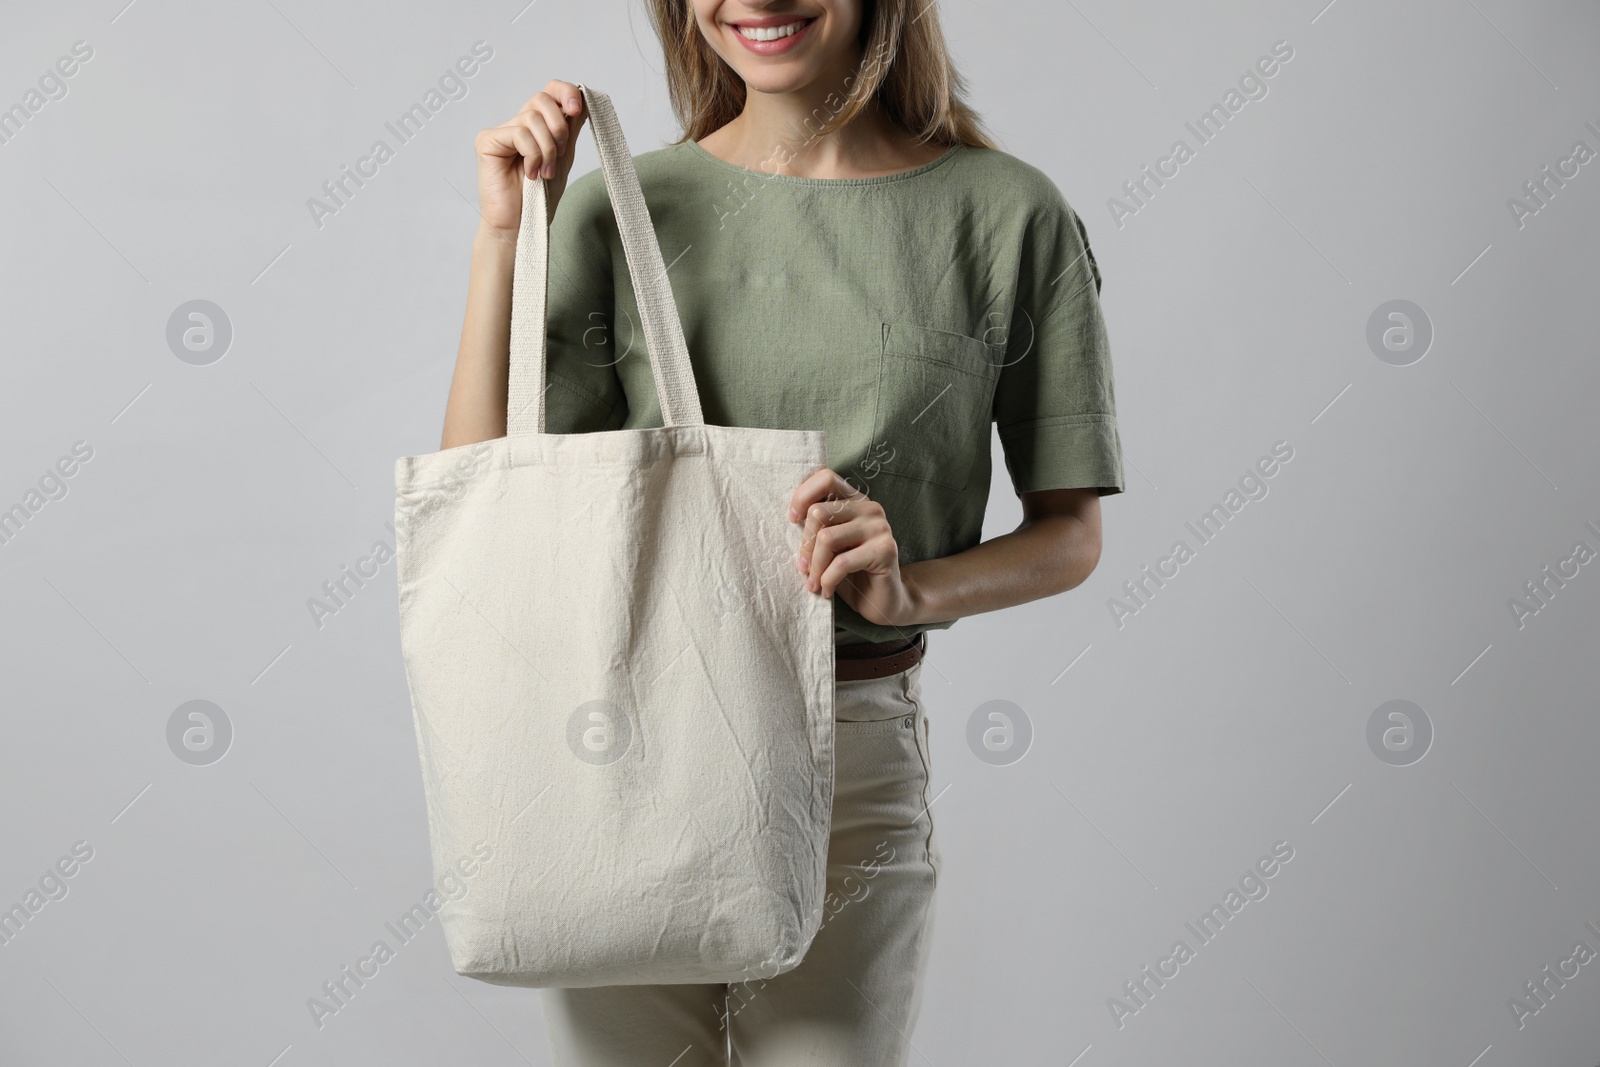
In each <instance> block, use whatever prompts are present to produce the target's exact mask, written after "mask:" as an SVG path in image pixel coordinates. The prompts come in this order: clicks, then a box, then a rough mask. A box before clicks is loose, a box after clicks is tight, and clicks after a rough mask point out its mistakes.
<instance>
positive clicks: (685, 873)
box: [395, 87, 834, 987]
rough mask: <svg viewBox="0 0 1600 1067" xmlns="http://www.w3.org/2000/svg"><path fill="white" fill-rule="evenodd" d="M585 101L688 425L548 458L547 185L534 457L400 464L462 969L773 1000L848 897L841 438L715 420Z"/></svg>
mask: <svg viewBox="0 0 1600 1067" xmlns="http://www.w3.org/2000/svg"><path fill="white" fill-rule="evenodd" d="M580 88H582V92H583V96H584V100H585V101H586V102H587V104H588V108H589V114H590V122H589V127H590V129H592V130H593V131H594V136H595V141H596V143H597V144H598V146H599V152H600V162H601V169H602V171H603V174H604V178H605V184H606V189H607V190H608V192H609V194H610V198H611V203H612V207H613V209H614V211H615V214H616V219H617V225H618V229H619V231H620V233H621V236H622V244H623V247H624V249H625V250H626V255H627V265H628V273H629V276H630V277H631V278H632V282H633V289H634V292H635V293H636V294H637V298H638V309H639V315H640V317H641V319H642V320H643V325H644V335H645V338H646V347H647V349H648V358H649V360H650V364H651V367H652V369H653V370H654V373H655V383H656V388H657V390H658V393H659V395H660V399H661V409H662V412H663V418H664V422H665V425H664V426H662V427H660V428H654V429H634V430H614V431H604V432H598V433H582V434H551V433H546V432H545V405H544V393H545V388H546V366H545V341H546V338H545V304H546V282H547V278H548V249H549V241H548V236H549V235H548V232H547V228H548V222H547V219H546V208H545V204H546V200H545V195H546V194H545V186H544V181H543V180H542V179H535V180H531V181H529V180H525V181H524V186H523V194H524V196H523V208H522V223H521V232H520V234H519V236H518V240H517V251H516V267H515V274H514V279H515V280H514V283H513V287H512V288H513V299H512V312H511V315H512V321H511V327H512V328H511V366H510V388H509V402H508V405H507V435H506V436H505V437H503V438H499V439H496V440H492V441H485V442H480V443H478V444H475V445H464V446H461V447H458V448H450V449H446V450H444V451H441V452H435V453H432V454H429V455H420V456H408V457H404V458H402V459H400V460H398V461H397V462H396V465H395V486H396V509H395V529H396V533H397V536H398V543H397V545H396V557H397V564H396V566H397V578H398V583H399V606H400V645H401V653H402V658H403V661H404V664H405V671H406V679H407V684H408V685H409V688H410V693H411V703H412V711H413V718H414V720H415V724H416V735H417V745H418V749H419V753H420V757H421V764H422V774H423V785H424V789H425V795H426V800H427V811H428V828H429V836H430V841H431V847H432V859H433V870H434V874H435V877H436V879H437V880H438V884H439V890H440V891H439V893H438V894H437V898H438V914H439V915H440V917H441V920H442V926H443V929H444V933H445V938H446V941H447V942H448V945H449V948H450V954H451V958H452V962H453V965H454V967H455V969H456V971H457V972H458V973H460V974H462V975H466V976H469V977H472V978H477V979H481V980H483V981H486V982H493V983H496V984H500V985H520V986H571V987H581V986H599V985H624V984H635V983H683V982H733V981H747V980H750V979H751V978H765V977H771V976H772V975H776V974H780V973H782V972H784V971H787V970H790V969H792V968H793V967H794V966H795V965H797V964H798V963H799V962H800V960H801V958H802V956H803V955H804V954H805V951H806V949H807V948H808V947H809V945H810V943H811V940H812V938H813V937H814V936H815V934H816V932H817V929H818V927H819V926H820V922H821V914H822V902H823V895H824V893H825V877H826V865H827V851H828V837H829V825H830V817H831V811H832V804H833V772H834V767H833V740H834V738H833V695H834V689H833V685H834V676H833V671H834V662H833V613H832V606H831V604H830V602H828V601H827V600H825V599H823V598H822V597H819V596H817V595H816V594H814V593H811V592H809V591H808V590H807V589H806V588H805V584H804V581H805V580H804V576H803V575H801V574H800V572H799V571H798V570H796V569H795V567H794V565H793V558H794V555H795V553H796V552H797V550H798V548H799V538H800V528H799V527H798V526H794V525H792V524H790V523H789V522H788V502H789V498H790V495H791V494H792V493H793V492H794V489H795V487H796V486H798V485H799V483H800V481H801V480H802V479H803V478H804V477H805V476H806V475H807V474H809V473H810V472H811V471H813V470H815V469H816V468H818V467H820V466H823V465H825V464H826V461H827V460H826V449H825V446H824V436H823V433H822V432H821V431H795V430H772V429H760V428H744V427H735V426H715V425H708V424H707V423H706V422H705V420H704V418H703V417H702V415H701V409H700V397H699V394H698V392H697V390H696V386H695V380H694V375H693V371H692V369H691V367H690V362H689V352H688V349H687V347H686V345H685V343H684V336H683V330H682V327H681V326H680V325H679V321H678V312H677V307H676V305H675V304H674V303H673V298H672V290H671V287H670V286H669V284H668V281H667V272H666V268H665V267H664V265H663V263H662V257H661V249H660V247H659V246H658V244H657V242H656V237H655V232H654V230H653V229H652V226H651V222H650V216H649V214H648V212H647V209H646V206H645V201H644V197H643V195H642V193H641V192H640V188H639V180H638V175H637V173H636V172H635V170H634V166H633V161H632V159H631V157H630V155H629V153H628V148H627V144H626V142H625V141H624V140H623V137H622V131H621V128H620V127H619V125H618V123H617V118H616V113H615V111H614V110H613V109H612V106H611V101H610V100H609V98H608V97H607V96H606V94H604V93H602V92H600V91H598V90H596V89H593V88H587V87H580ZM730 313H734V314H736V313H737V309H730ZM632 358H639V357H638V356H637V355H635V356H633V357H632Z"/></svg>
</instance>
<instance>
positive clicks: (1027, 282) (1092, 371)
mask: <svg viewBox="0 0 1600 1067" xmlns="http://www.w3.org/2000/svg"><path fill="white" fill-rule="evenodd" d="M1048 190H1049V191H1048V194H1047V195H1046V197H1045V202H1044V204H1043V205H1042V206H1041V207H1040V208H1039V209H1038V210H1037V211H1035V212H1034V214H1033V215H1032V217H1031V218H1030V219H1029V222H1028V229H1027V232H1026V234H1025V235H1024V236H1023V239H1022V241H1021V257H1020V262H1019V264H1018V269H1017V274H1016V277H1017V284H1018V298H1017V301H1016V304H1015V306H1014V308H1013V310H1012V318H1011V325H1010V328H1009V330H1008V332H1007V334H1006V346H1005V349H1006V351H1005V362H1004V364H1003V366H1002V368H1001V371H1000V380H999V382H998V384H997V385H996V388H995V399H994V421H995V424H996V426H997V427H998V430H999V434H1000V445H1001V449H1002V450H1003V452H1004V453H1005V460H1006V468H1007V469H1008V470H1009V471H1010V474H1011V482H1012V485H1013V486H1014V487H1015V489H1016V491H1017V493H1018V494H1022V493H1029V492H1036V491H1039V490H1045V489H1087V488H1098V489H1099V490H1100V493H1101V495H1107V494H1110V493H1120V492H1122V491H1123V488H1124V485H1123V474H1122V442H1121V438H1120V437H1119V435H1118V433H1117V419H1116V397H1115V390H1114V387H1113V381H1112V373H1111V350H1110V346H1109V344H1108V342H1107V338H1106V326H1105V319H1104V318H1103V317H1102V315H1101V311H1100V266H1099V264H1098V263H1097V262H1095V258H1094V252H1093V251H1092V250H1091V249H1090V247H1089V235H1088V231H1087V230H1086V229H1085V228H1084V225H1083V221H1082V220H1081V219H1080V218H1078V215H1077V213H1076V212H1074V211H1073V210H1072V208H1071V207H1069V206H1068V205H1067V202H1066V201H1065V199H1063V198H1062V197H1061V194H1060V192H1059V191H1057V190H1056V189H1055V186H1054V185H1049V186H1048Z"/></svg>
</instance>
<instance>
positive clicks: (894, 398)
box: [869, 322, 1002, 492]
mask: <svg viewBox="0 0 1600 1067" xmlns="http://www.w3.org/2000/svg"><path fill="white" fill-rule="evenodd" d="M1001 359H1002V354H1001V353H999V352H998V351H995V350H994V349H992V348H991V347H990V346H989V345H987V344H985V343H984V342H983V341H981V340H979V339H978V338H976V337H969V336H967V335H966V334H961V333H952V332H951V331H949V330H937V329H933V328H931V327H927V326H915V325H912V324H910V323H904V322H885V323H883V324H882V337H881V339H880V342H879V364H878V367H879V370H878V409H877V413H876V415H875V416H874V422H873V431H872V439H873V452H874V454H876V455H879V456H881V457H883V458H882V469H883V470H884V471H885V472H887V473H890V474H898V475H900V476H902V477H906V478H914V479H916V480H918V481H924V482H933V483H934V484H935V485H942V486H945V487H946V488H949V489H964V488H966V485H967V477H968V475H969V474H971V472H972V463H973V459H974V457H975V456H976V454H977V450H978V449H980V448H982V449H987V448H988V447H989V432H990V431H989V422H990V411H991V405H992V404H993V402H994V390H995V384H996V382H998V381H999V378H1000V363H1001ZM869 492H870V490H869Z"/></svg>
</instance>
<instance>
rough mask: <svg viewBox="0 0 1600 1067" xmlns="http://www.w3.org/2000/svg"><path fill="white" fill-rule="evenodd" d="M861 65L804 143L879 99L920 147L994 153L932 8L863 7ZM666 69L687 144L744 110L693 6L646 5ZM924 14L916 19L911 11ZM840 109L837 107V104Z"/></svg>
mask: <svg viewBox="0 0 1600 1067" xmlns="http://www.w3.org/2000/svg"><path fill="white" fill-rule="evenodd" d="M863 3H864V9H863V11H862V18H861V36H860V38H859V40H860V42H861V46H862V53H861V64H860V66H859V67H857V68H856V71H855V72H854V73H853V74H852V75H851V76H850V77H849V78H846V79H845V82H846V83H847V84H844V85H841V86H840V89H841V90H842V92H840V93H830V94H829V95H828V97H827V101H828V104H827V107H825V108H818V109H816V110H814V111H813V112H812V116H811V118H809V119H807V120H806V127H807V130H806V137H807V138H808V139H816V138H820V137H824V136H826V135H828V134H830V133H832V132H834V131H835V130H838V129H839V128H841V127H843V126H844V125H846V124H847V123H849V122H850V121H851V120H852V119H854V118H855V117H856V116H857V115H859V114H860V113H861V111H862V109H863V108H865V107H866V106H867V105H868V103H869V102H870V101H872V100H873V99H876V100H877V101H878V103H879V105H880V106H882V108H883V109H884V112H885V114H887V115H888V116H889V118H890V119H891V120H893V121H894V122H896V123H898V124H899V125H900V126H902V127H904V128H905V129H906V130H908V131H910V132H911V133H913V134H915V135H916V137H917V139H918V141H919V142H935V143H939V144H947V145H954V144H964V145H973V146H975V147H979V148H996V147H998V146H997V145H996V144H995V142H994V141H993V140H992V139H991V138H990V136H989V134H988V133H987V132H986V131H985V130H984V127H983V121H982V120H981V119H980V118H979V117H978V115H977V112H975V111H973V109H972V108H971V106H969V105H968V104H967V102H966V100H965V99H964V96H965V94H966V81H965V80H964V79H963V78H962V77H961V74H960V73H959V72H958V71H957V70H956V69H955V64H954V63H953V62H952V61H951V59H950V49H949V47H948V46H947V45H946V44H945V39H944V30H943V29H942V28H941V27H940V25H939V15H938V10H937V8H936V6H935V3H934V0H863ZM648 7H649V9H650V21H651V22H652V23H653V24H654V25H655V30H656V35H657V36H659V37H660V38H661V47H662V51H663V52H664V53H665V55H666V61H667V92H668V96H669V98H670V99H671V101H672V110H673V112H674V113H675V114H676V115H677V117H678V123H679V125H681V126H682V127H683V131H684V132H683V136H681V137H679V138H678V140H677V141H676V142H674V143H675V144H682V143H683V142H684V141H686V140H691V139H692V140H696V141H698V140H700V138H702V137H705V136H706V135H707V134H710V133H713V132H715V131H716V130H719V129H721V128H722V127H723V126H725V125H727V124H728V123H729V122H731V121H733V120H734V119H735V118H737V117H738V115H739V112H740V111H742V110H744V101H745V85H744V79H743V78H741V77H739V75H738V73H737V72H736V71H735V70H734V69H733V68H732V67H730V66H728V64H727V63H726V62H724V61H723V59H722V57H721V56H719V55H718V54H717V53H716V51H715V50H714V49H713V48H712V47H711V45H710V44H708V43H707V42H706V39H705V37H704V36H702V35H701V33H700V27H699V25H698V24H697V23H696V22H695V17H694V7H693V0H648ZM914 7H915V8H920V10H918V11H917V12H916V13H915V14H913V13H912V10H913V8H914ZM835 100H837V101H839V105H840V106H837V107H836V106H835V104H834V103H833V101H835Z"/></svg>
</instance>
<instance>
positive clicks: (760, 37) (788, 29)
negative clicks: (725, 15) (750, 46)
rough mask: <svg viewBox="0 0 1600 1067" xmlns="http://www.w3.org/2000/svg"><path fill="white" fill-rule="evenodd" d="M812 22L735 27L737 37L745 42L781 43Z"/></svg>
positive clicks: (802, 21) (808, 20) (804, 19)
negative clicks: (737, 33) (737, 32)
mask: <svg viewBox="0 0 1600 1067" xmlns="http://www.w3.org/2000/svg"><path fill="white" fill-rule="evenodd" d="M812 21H813V20H811V19H807V18H799V19H795V20H794V21H793V22H786V23H784V24H783V25H781V26H735V27H734V29H735V30H738V31H739V36H741V37H743V38H744V39H745V40H747V41H781V40H783V39H784V38H785V37H793V36H794V35H795V34H797V33H799V32H800V31H801V30H803V29H805V28H806V26H808V25H809V24H810V23H811V22H812Z"/></svg>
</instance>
